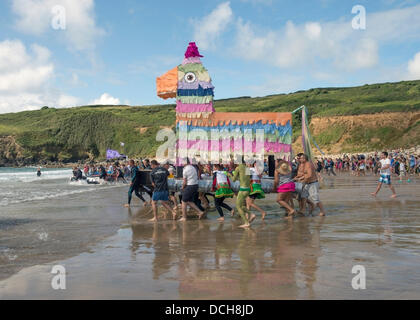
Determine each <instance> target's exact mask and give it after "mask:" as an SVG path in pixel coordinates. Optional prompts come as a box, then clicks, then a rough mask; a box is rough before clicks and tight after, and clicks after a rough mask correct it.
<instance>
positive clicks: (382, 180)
mask: <svg viewBox="0 0 420 320" xmlns="http://www.w3.org/2000/svg"><path fill="white" fill-rule="evenodd" d="M379 182H380V183H385V184H387V185H390V184H391V176H390V175H389V174H381V177H380V178H379Z"/></svg>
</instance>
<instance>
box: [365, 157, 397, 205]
mask: <svg viewBox="0 0 420 320" xmlns="http://www.w3.org/2000/svg"><path fill="white" fill-rule="evenodd" d="M380 163H381V170H380V178H379V183H378V187H377V188H376V191H375V192H373V193H371V195H372V196H374V197H376V196H377V194H378V192H379V191H380V190H381V188H382V184H384V183H385V184H386V185H387V186H388V187H389V189H390V190H391V192H392V196H391V198H396V197H397V193H396V192H395V189H394V187H393V186H392V185H391V160H390V159H389V158H388V152H386V151H384V152H382V153H381V160H380Z"/></svg>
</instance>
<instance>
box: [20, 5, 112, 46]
mask: <svg viewBox="0 0 420 320" xmlns="http://www.w3.org/2000/svg"><path fill="white" fill-rule="evenodd" d="M12 1H13V2H12V10H13V12H14V13H15V14H16V16H17V20H16V22H15V25H16V27H17V28H18V30H20V31H22V32H24V33H27V34H31V35H42V34H44V33H46V32H47V31H50V32H54V33H55V34H56V35H57V36H58V37H63V36H64V41H65V42H66V44H67V46H68V48H70V49H71V50H74V51H93V50H94V49H95V45H96V42H97V40H98V38H100V37H101V36H103V35H104V34H105V32H104V30H102V29H101V28H99V27H98V26H97V25H96V20H95V15H94V6H95V2H94V0H77V1H74V0H12ZM57 5H59V6H62V7H64V8H65V14H66V29H65V30H54V29H53V28H52V25H51V23H52V20H53V17H54V15H53V13H52V9H53V8H54V7H55V6H57Z"/></svg>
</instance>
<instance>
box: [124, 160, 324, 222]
mask: <svg viewBox="0 0 420 320" xmlns="http://www.w3.org/2000/svg"><path fill="white" fill-rule="evenodd" d="M296 161H297V162H293V163H292V164H290V163H289V162H287V161H284V160H278V161H277V162H276V169H275V173H274V189H273V190H272V192H273V193H277V203H278V204H279V205H280V206H282V207H284V208H285V209H286V217H287V218H293V217H294V216H295V215H297V214H300V215H305V212H306V210H307V208H309V214H311V215H312V212H313V210H314V209H315V208H319V209H320V213H319V215H320V216H324V215H325V210H324V207H323V205H322V203H321V201H320V199H319V183H318V176H317V173H316V168H315V166H314V164H313V163H312V161H309V159H308V157H307V155H305V154H303V153H302V154H299V155H298V156H297V157H296ZM128 168H130V172H131V182H130V188H129V191H128V202H127V204H126V207H129V206H130V205H131V201H132V194H133V192H134V194H135V195H136V196H137V197H138V198H139V199H140V200H141V201H142V202H143V203H144V204H145V205H151V206H152V209H153V215H154V216H153V218H152V219H151V220H150V221H157V220H158V204H159V202H160V203H161V205H162V206H163V207H164V208H165V209H166V210H165V214H164V215H165V218H166V217H167V214H168V213H170V214H171V215H172V218H173V219H177V218H178V209H179V207H180V208H181V214H180V219H179V221H186V220H187V218H188V217H187V210H188V208H190V209H192V210H193V211H195V213H196V214H197V217H198V218H199V219H203V218H205V217H206V215H207V212H208V210H209V208H210V201H209V197H212V198H214V207H215V208H216V210H217V212H218V214H219V216H220V217H219V218H218V221H221V222H222V221H224V220H225V214H224V210H223V209H225V210H227V211H228V213H230V215H231V216H234V215H235V211H237V212H238V213H239V216H240V217H241V219H242V222H243V224H242V225H241V226H240V227H241V228H249V227H250V225H251V223H252V222H253V221H254V220H255V219H256V215H255V214H254V213H253V212H252V211H251V210H252V209H255V210H256V211H258V212H260V213H261V219H265V216H266V212H265V211H264V210H263V209H262V208H260V207H259V206H258V205H257V203H256V200H260V199H264V198H265V193H264V191H263V189H262V186H261V180H262V177H263V176H265V175H266V173H267V171H266V170H268V166H267V162H264V166H261V168H260V167H259V166H258V163H257V162H245V161H244V160H243V159H242V163H241V164H239V165H235V164H234V163H230V164H228V165H224V164H215V165H201V164H200V163H195V161H194V160H192V161H191V162H190V161H189V160H187V164H186V165H185V166H184V167H183V168H182V181H183V183H182V191H181V192H180V194H179V195H178V197H177V196H176V194H175V192H173V191H170V190H169V187H168V179H174V178H175V172H176V169H175V167H173V166H172V165H171V164H170V163H168V162H167V163H164V164H162V165H161V164H159V163H158V162H157V161H156V160H152V161H151V162H150V169H151V173H150V180H151V186H152V187H151V188H148V186H145V185H144V182H142V179H141V175H140V174H139V172H141V171H142V170H143V169H144V167H143V166H139V163H136V162H135V161H134V160H130V161H129V164H128ZM200 179H211V180H213V181H212V190H211V191H212V192H202V191H200V190H199V180H200ZM231 181H233V182H235V181H239V185H240V188H239V190H237V193H236V201H235V202H236V206H235V208H232V207H231V206H230V205H228V204H226V203H225V202H224V201H225V200H226V199H228V198H233V197H235V192H234V191H233V190H232V187H231ZM143 193H147V194H148V195H149V196H150V198H151V201H150V202H148V201H146V200H145V199H144V197H143ZM178 200H179V202H180V204H179V205H178ZM294 200H297V201H298V203H299V208H298V209H295V204H294Z"/></svg>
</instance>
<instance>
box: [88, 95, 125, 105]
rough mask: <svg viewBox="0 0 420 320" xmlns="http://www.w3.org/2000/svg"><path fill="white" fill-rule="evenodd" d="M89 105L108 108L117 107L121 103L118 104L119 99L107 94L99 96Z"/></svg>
mask: <svg viewBox="0 0 420 320" xmlns="http://www.w3.org/2000/svg"><path fill="white" fill-rule="evenodd" d="M90 104H91V105H106V106H110V105H119V104H121V102H120V99H118V98H114V97H112V96H111V95H110V94H108V93H104V94H103V95H101V96H100V98H98V99H95V100H93V101H92V102H91V103H90Z"/></svg>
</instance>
